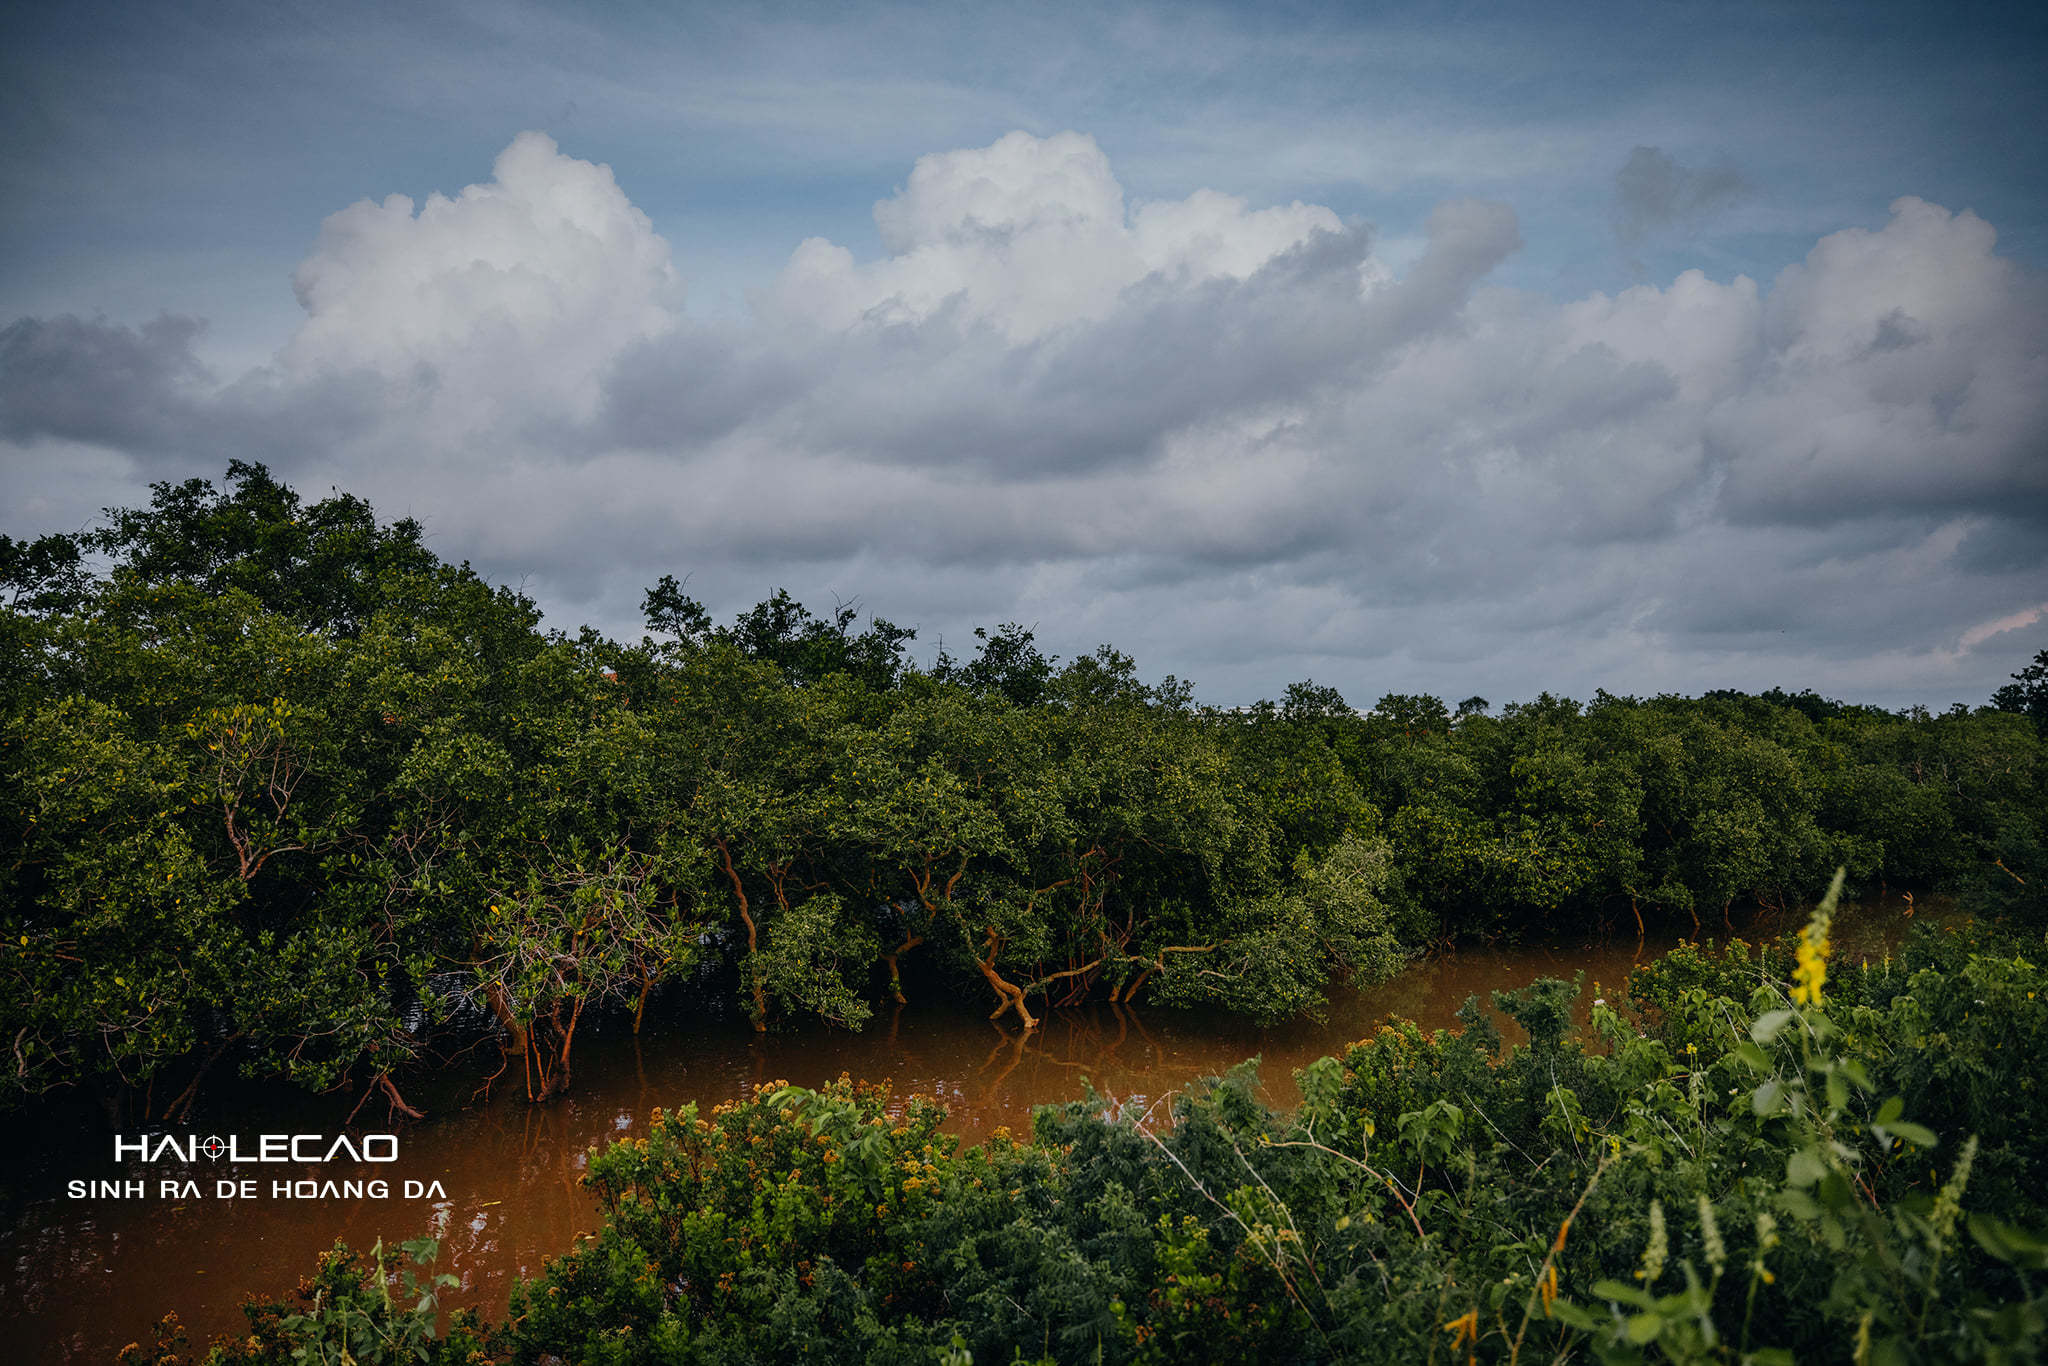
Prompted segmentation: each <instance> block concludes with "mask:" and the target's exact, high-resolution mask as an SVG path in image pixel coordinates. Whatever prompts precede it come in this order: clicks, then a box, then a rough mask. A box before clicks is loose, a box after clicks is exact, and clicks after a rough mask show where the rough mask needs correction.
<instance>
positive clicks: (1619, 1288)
mask: <svg viewBox="0 0 2048 1366" xmlns="http://www.w3.org/2000/svg"><path fill="white" fill-rule="evenodd" d="M1593 1293H1594V1294H1596V1295H1598V1296H1599V1297H1600V1298H1601V1299H1603V1300H1614V1301H1616V1302H1618V1303H1621V1304H1632V1305H1634V1306H1636V1308H1638V1309H1648V1308H1649V1307H1650V1306H1651V1305H1653V1304H1655V1303H1656V1301H1655V1300H1653V1299H1651V1298H1650V1297H1649V1295H1648V1294H1646V1293H1645V1292H1643V1291H1642V1290H1639V1289H1637V1288H1636V1287H1635V1286H1632V1285H1625V1284H1623V1283H1622V1282H1620V1281H1614V1280H1603V1281H1595V1282H1593Z"/></svg>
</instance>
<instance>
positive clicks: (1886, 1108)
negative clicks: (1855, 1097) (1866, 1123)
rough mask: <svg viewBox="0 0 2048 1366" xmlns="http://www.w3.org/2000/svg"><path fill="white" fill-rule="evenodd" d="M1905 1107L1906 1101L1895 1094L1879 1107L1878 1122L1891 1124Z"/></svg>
mask: <svg viewBox="0 0 2048 1366" xmlns="http://www.w3.org/2000/svg"><path fill="white" fill-rule="evenodd" d="M1905 1109H1906V1102H1905V1101H1903V1100H1900V1099H1899V1098H1898V1097H1897V1096H1893V1097H1892V1098H1891V1099H1890V1100H1888V1101H1886V1102H1885V1103H1884V1104H1882V1105H1880V1106H1878V1107H1877V1122H1878V1123H1879V1124H1890V1123H1891V1122H1892V1121H1893V1120H1895V1119H1897V1118H1898V1117H1899V1116H1900V1115H1901V1114H1903V1113H1904V1112H1905Z"/></svg>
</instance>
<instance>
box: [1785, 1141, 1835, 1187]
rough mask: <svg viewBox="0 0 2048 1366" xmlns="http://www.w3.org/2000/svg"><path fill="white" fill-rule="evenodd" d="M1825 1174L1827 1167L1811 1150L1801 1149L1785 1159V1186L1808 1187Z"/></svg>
mask: <svg viewBox="0 0 2048 1366" xmlns="http://www.w3.org/2000/svg"><path fill="white" fill-rule="evenodd" d="M1827 1174H1828V1169H1827V1165H1826V1164H1825V1163H1823V1162H1822V1161H1821V1160H1820V1154H1819V1153H1816V1152H1815V1151H1814V1150H1813V1149H1811V1148H1801V1149H1800V1150H1799V1151H1798V1152H1796V1153H1793V1154H1792V1155H1791V1156H1790V1157H1788V1158H1786V1159H1785V1184H1786V1185H1788V1186H1810V1185H1812V1184H1813V1183H1814V1182H1816V1181H1818V1180H1820V1179H1821V1178H1822V1177H1823V1176H1826V1175H1827Z"/></svg>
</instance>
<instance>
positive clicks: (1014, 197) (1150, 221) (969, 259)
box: [773, 132, 1343, 342]
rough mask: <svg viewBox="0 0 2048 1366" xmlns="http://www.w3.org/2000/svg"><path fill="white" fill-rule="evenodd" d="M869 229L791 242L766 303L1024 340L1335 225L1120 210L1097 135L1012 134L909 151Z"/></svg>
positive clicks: (1232, 205) (1208, 203) (1270, 214)
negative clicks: (1132, 290)
mask: <svg viewBox="0 0 2048 1366" xmlns="http://www.w3.org/2000/svg"><path fill="white" fill-rule="evenodd" d="M875 226H876V227H877V228H878V229H879V230H880V233H881V237H882V242H883V244H884V245H885V246H886V247H887V248H888V249H889V251H890V253H891V254H890V255H889V256H888V257H886V258H885V259H883V260H881V261H877V262H873V263H870V264H868V265H865V266H863V265H857V264H856V263H855V262H854V259H853V254H852V253H851V252H849V251H847V250H846V249H845V248H843V247H837V246H834V245H833V244H831V243H830V242H827V241H825V240H824V239H823V238H811V239H810V240H808V241H806V242H804V243H803V244H802V245H801V246H799V247H798V248H797V250H796V253H795V255H794V256H793V257H792V258H791V261H790V264H789V267H788V269H787V270H786V271H784V273H783V275H782V278H781V279H780V280H778V281H777V283H776V286H775V289H774V291H773V299H774V305H775V307H776V309H777V310H778V311H779V312H780V313H781V314H782V315H783V316H784V317H785V318H789V319H793V320H794V319H801V320H807V321H810V322H813V323H815V324H817V325H820V326H823V327H826V328H830V329H834V330H838V329H844V328H848V327H851V326H853V325H854V324H855V323H857V322H867V323H870V324H879V325H889V324H900V323H911V324H915V323H922V322H925V321H927V320H929V319H931V318H932V317H933V316H935V315H936V314H938V313H939V312H940V310H941V309H943V308H947V307H949V306H950V307H953V308H954V309H956V310H957V313H956V316H957V317H958V318H959V319H961V320H963V321H969V322H986V323H988V324H990V325H992V326H994V327H996V328H998V329H999V330H1000V331H1001V332H1002V333H1003V335H1004V336H1005V337H1007V338H1008V339H1009V340H1010V341H1012V342H1028V341H1032V340H1035V339H1037V338H1040V337H1043V336H1045V335H1046V334H1047V333H1049V332H1051V331H1053V330H1055V329H1057V328H1060V327H1065V326H1070V325H1073V324H1075V323H1080V322H1090V321H1096V320H1099V319H1101V318H1103V317H1105V316H1107V315H1108V314H1109V313H1110V312H1111V311H1112V310H1113V309H1114V308H1115V306H1116V303H1117V298H1118V295H1119V294H1120V292H1121V291H1123V290H1124V289H1126V288H1127V287H1129V286H1131V285H1133V284H1135V283H1137V282H1138V281H1139V280H1141V279H1143V278H1145V277H1146V276H1147V275H1150V274H1152V273H1154V272H1161V273H1164V274H1167V275H1170V276H1172V277H1173V278H1174V279H1175V280H1176V281H1178V282H1182V283H1192V282H1199V281H1203V280H1211V279H1219V278H1228V279H1239V280H1241V279H1245V278H1247V277H1249V276H1250V275H1252V274H1253V273H1255V272H1256V271H1257V270H1258V269H1259V268H1260V267H1261V266H1263V265H1265V264H1266V263H1267V262H1268V261H1270V260H1272V259H1273V258H1274V257H1275V256H1278V255H1279V254H1281V253H1282V252H1285V251H1287V250H1288V249H1290V248H1292V247H1295V246H1297V245H1299V244H1300V243H1302V242H1303V241H1305V240H1306V239H1307V238H1308V237H1309V236H1310V235H1311V234H1312V233H1316V232H1336V231H1338V230H1339V229H1340V228H1341V227H1342V226H1343V225H1342V223H1341V222H1340V221H1339V220H1338V218H1337V215H1336V214H1334V213H1332V212H1331V211H1330V210H1328V209H1326V208H1321V207H1318V206H1314V205H1306V204H1301V203H1299V202H1297V203H1295V204H1291V205H1288V206H1286V207H1284V208H1271V209H1264V210H1260V211H1258V212H1256V213H1254V212H1252V211H1251V210H1250V209H1249V207H1248V205H1247V204H1246V203H1245V201H1244V200H1242V199H1238V198H1235V197H1233V196H1230V195H1225V194H1219V193H1216V192H1214V191H1209V190H1200V191H1197V192H1196V193H1195V194H1193V195H1191V196H1189V197H1188V198H1187V199H1185V200H1182V201H1179V202H1159V203H1151V204H1145V205H1141V206H1139V208H1138V210H1137V211H1136V213H1135V214H1133V215H1130V216H1129V217H1128V219H1127V216H1126V213H1125V208H1124V193H1123V187H1122V186H1120V185H1119V184H1118V183H1117V181H1116V177H1115V176H1114V175H1113V174H1112V173H1111V171H1110V165H1109V158H1108V157H1106V156H1104V155H1103V152H1102V149H1101V148H1100V147H1098V146H1097V145H1096V143H1095V139H1093V138H1091V137H1089V136H1087V135H1086V134H1082V133H1073V132H1068V133H1060V134H1057V135H1055V136H1053V137H1049V138H1035V137H1032V136H1031V135H1030V134H1029V133H1022V132H1017V133H1011V134H1009V135H1007V136H1005V137H1003V138H1001V139H999V140H998V141H997V142H995V143H994V144H993V145H991V146H988V147H979V148H970V149H964V150H961V151H955V152H943V153H936V154H934V155H931V156H924V157H920V158H918V161H917V165H916V167H915V168H914V169H913V170H912V171H911V173H910V180H909V182H908V183H907V184H906V185H905V186H904V188H903V189H902V190H901V191H900V192H899V193H898V194H897V195H896V196H895V197H894V198H891V199H885V200H883V201H881V202H880V203H878V204H876V205H875Z"/></svg>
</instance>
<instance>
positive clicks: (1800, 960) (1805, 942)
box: [1792, 911, 1831, 1006]
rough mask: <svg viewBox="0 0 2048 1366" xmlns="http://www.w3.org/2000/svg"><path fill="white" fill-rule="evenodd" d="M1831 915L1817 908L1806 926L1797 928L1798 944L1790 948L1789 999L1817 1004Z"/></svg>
mask: <svg viewBox="0 0 2048 1366" xmlns="http://www.w3.org/2000/svg"><path fill="white" fill-rule="evenodd" d="M1830 918H1831V917H1829V916H1827V915H1825V914H1823V913H1821V912H1819V911H1816V912H1815V913H1814V917H1813V919H1812V920H1811V921H1809V922H1808V923H1807V926H1806V928H1805V929H1803V930H1801V931H1800V932H1799V947H1798V948H1797V949H1795V950H1794V951H1793V955H1792V956H1793V958H1794V959H1795V960H1796V963H1795V966H1794V967H1793V969H1792V999H1793V1001H1794V1002H1796V1003H1797V1004H1799V1005H1806V1006H1817V1005H1819V1004H1820V993H1821V988H1822V987H1823V986H1824V985H1826V983H1827V980H1828V921H1829V919H1830Z"/></svg>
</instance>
